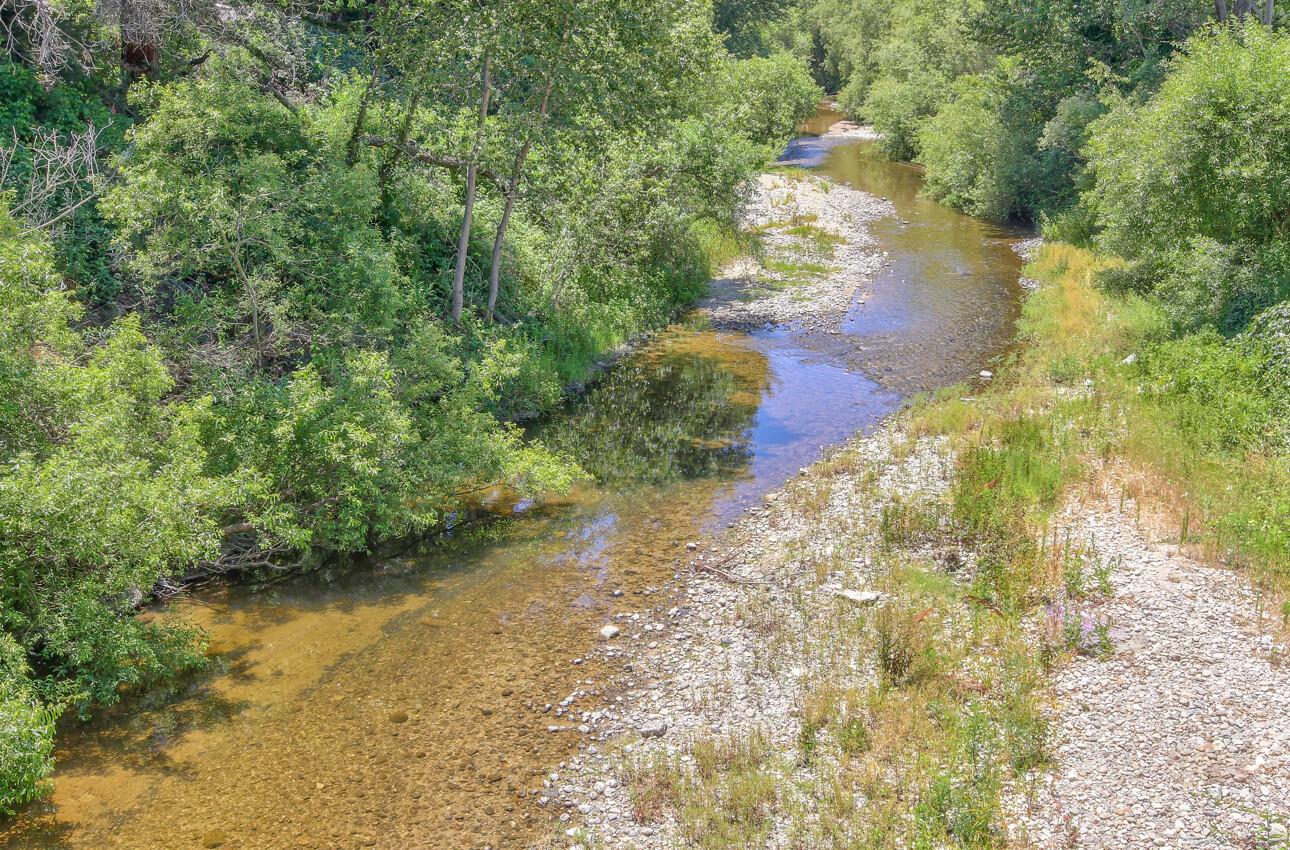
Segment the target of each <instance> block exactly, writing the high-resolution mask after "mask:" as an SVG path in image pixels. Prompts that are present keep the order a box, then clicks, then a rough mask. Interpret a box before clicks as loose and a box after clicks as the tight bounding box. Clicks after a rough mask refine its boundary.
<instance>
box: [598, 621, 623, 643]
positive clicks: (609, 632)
mask: <svg viewBox="0 0 1290 850" xmlns="http://www.w3.org/2000/svg"><path fill="white" fill-rule="evenodd" d="M620 631H621V629H619V628H618V627H617V626H614V625H609V626H605V627H604V628H603V629H601V630H600V639H601V640H613V639H614V638H616V637H618V634H619V632H620Z"/></svg>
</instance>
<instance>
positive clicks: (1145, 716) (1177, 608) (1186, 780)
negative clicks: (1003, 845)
mask: <svg viewBox="0 0 1290 850" xmlns="http://www.w3.org/2000/svg"><path fill="white" fill-rule="evenodd" d="M1069 519H1071V520H1072V521H1074V522H1077V523H1078V525H1077V526H1076V527H1082V529H1083V532H1084V534H1085V535H1086V536H1087V537H1089V538H1091V539H1093V540H1094V541H1095V543H1096V546H1097V548H1098V550H1099V551H1100V552H1102V553H1103V555H1104V556H1110V557H1114V558H1117V559H1122V561H1123V565H1122V566H1121V567H1120V568H1119V569H1118V570H1117V571H1116V573H1115V574H1114V578H1113V582H1114V584H1115V587H1116V595H1115V597H1114V598H1113V599H1112V600H1110V601H1109V602H1108V603H1106V605H1105V606H1104V607H1103V609H1102V610H1101V613H1102V614H1104V615H1105V616H1109V617H1110V618H1111V620H1112V622H1113V623H1114V624H1115V626H1114V628H1113V631H1112V636H1113V638H1114V640H1115V644H1116V652H1115V655H1114V657H1113V658H1112V659H1110V660H1109V661H1105V662H1103V661H1097V660H1094V659H1091V658H1084V657H1081V658H1078V659H1076V660H1075V661H1074V662H1072V663H1071V664H1070V665H1069V666H1067V667H1065V668H1064V669H1062V670H1061V671H1059V672H1058V674H1057V676H1056V678H1055V682H1054V687H1053V691H1054V698H1055V711H1054V714H1055V718H1054V720H1055V723H1054V726H1055V734H1056V755H1057V762H1058V766H1057V770H1056V771H1055V772H1054V773H1052V774H1050V775H1047V776H1044V777H1042V778H1040V779H1039V782H1038V791H1037V793H1036V794H1035V795H1034V799H1033V800H1032V801H1031V805H1030V806H1029V811H1023V812H1022V813H1021V815H1020V817H1019V821H1020V822H1019V824H1018V826H1019V833H1020V832H1028V833H1029V837H1030V840H1031V841H1032V842H1033V844H1034V846H1036V847H1039V848H1045V850H1047V848H1069V847H1077V848H1116V850H1120V848H1123V850H1134V848H1173V849H1174V850H1183V848H1268V850H1272V848H1277V850H1282V849H1283V848H1290V840H1287V837H1286V827H1287V825H1290V664H1287V656H1286V647H1284V646H1280V645H1277V644H1275V643H1274V642H1273V639H1272V638H1271V637H1270V636H1268V635H1264V634H1261V633H1260V630H1259V628H1258V622H1257V617H1256V612H1257V610H1258V602H1259V600H1258V599H1257V597H1256V596H1255V595H1254V593H1253V592H1252V591H1251V589H1250V587H1249V585H1248V583H1247V582H1246V581H1245V580H1244V578H1243V577H1242V576H1240V575H1239V574H1236V573H1233V572H1230V571H1227V570H1222V569H1216V568H1214V567H1210V566H1206V565H1205V564H1202V563H1198V562H1196V561H1194V560H1191V559H1190V558H1187V557H1184V556H1182V555H1179V554H1178V553H1177V551H1176V549H1175V547H1170V546H1166V545H1161V544H1157V543H1153V542H1151V540H1149V539H1148V537H1147V535H1145V534H1144V533H1143V532H1142V531H1140V530H1138V529H1137V528H1135V522H1134V520H1133V518H1132V516H1131V515H1130V516H1127V517H1126V516H1125V515H1122V514H1121V513H1120V512H1119V510H1118V509H1116V508H1113V507H1105V506H1102V507H1094V508H1084V509H1081V510H1079V511H1077V512H1072V513H1071V514H1070V515H1069Z"/></svg>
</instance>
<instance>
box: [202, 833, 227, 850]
mask: <svg viewBox="0 0 1290 850" xmlns="http://www.w3.org/2000/svg"><path fill="white" fill-rule="evenodd" d="M225 841H228V836H227V835H226V834H225V833H224V830H222V829H212V830H208V831H207V832H206V834H204V835H203V836H202V846H203V847H221V846H223V844H224V842H225Z"/></svg>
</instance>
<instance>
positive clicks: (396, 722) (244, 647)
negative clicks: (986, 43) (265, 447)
mask: <svg viewBox="0 0 1290 850" xmlns="http://www.w3.org/2000/svg"><path fill="white" fill-rule="evenodd" d="M831 120H833V118H831V117H830V115H829V114H828V113H827V112H824V111H822V113H821V116H820V117H819V118H818V119H817V122H816V124H815V125H814V126H813V127H808V128H807V129H809V130H814V131H815V132H817V133H818V132H822V131H823V130H825V129H827V126H828V124H829V123H830V122H831ZM803 150H805V151H806V153H808V154H809V155H810V156H812V157H814V158H815V164H817V165H818V166H819V168H820V170H821V171H822V172H823V173H825V174H827V175H828V176H830V177H832V178H833V179H836V180H840V181H843V182H846V183H849V184H852V185H855V186H856V187H858V188H861V189H864V190H866V191H870V192H873V193H875V194H879V195H883V196H884V197H887V198H889V199H891V201H892V202H893V204H894V205H895V209H896V216H895V217H893V218H891V219H888V220H884V221H882V222H880V223H879V224H878V225H877V227H876V233H877V235H878V237H879V240H880V243H881V247H882V248H883V250H885V251H887V252H888V253H889V260H890V263H889V264H888V267H887V268H886V269H885V270H884V272H883V273H882V274H881V276H880V277H879V279H878V280H876V281H875V282H874V284H873V286H872V292H871V293H867V294H866V295H865V296H864V299H863V301H864V303H860V301H857V303H856V304H855V305H853V308H852V311H851V314H850V315H849V318H848V321H847V323H846V324H845V326H844V330H845V333H844V334H842V335H832V336H830V335H814V336H809V335H804V334H799V333H796V332H794V331H792V330H776V331H766V332H758V333H755V334H740V333H718V332H714V331H713V330H711V329H710V328H708V327H707V326H706V324H705V322H704V320H703V318H702V316H701V314H696V315H695V316H693V317H690V318H689V319H687V320H686V321H684V322H682V323H680V324H678V325H676V326H674V327H672V328H669V329H667V330H666V331H665V332H664V333H662V334H660V335H659V336H658V337H657V338H656V340H655V341H654V342H653V343H651V344H650V345H648V346H646V347H644V348H643V349H641V350H640V351H638V352H636V353H635V354H633V355H631V356H629V357H627V358H625V359H624V360H623V361H621V362H620V363H619V364H618V365H616V366H615V367H614V368H612V369H611V370H609V371H608V372H607V373H606V374H605V375H604V376H603V377H602V378H601V379H600V380H599V381H598V382H597V383H596V384H595V385H594V386H593V388H592V389H591V391H590V392H588V393H587V394H586V395H585V396H584V397H582V398H580V399H577V400H575V401H573V402H571V404H570V405H569V408H568V409H567V410H566V411H565V412H564V413H563V414H562V415H560V416H556V417H553V418H552V420H551V421H549V422H548V423H546V424H545V425H544V426H543V427H542V428H541V429H539V433H538V436H540V437H541V438H543V439H545V440H547V441H548V442H549V443H551V444H552V445H554V446H556V447H558V448H560V449H563V450H564V451H566V452H568V453H569V454H570V455H571V456H573V457H574V458H576V459H577V460H578V462H579V464H580V465H582V466H583V467H584V468H585V469H586V470H587V471H589V472H590V473H592V474H593V476H594V482H595V483H588V484H584V485H582V486H580V487H579V488H577V489H576V490H575V491H574V492H573V493H571V494H569V495H568V496H566V497H562V498H558V499H549V500H543V501H542V502H540V503H533V502H530V501H520V502H515V501H513V500H510V499H508V498H506V497H505V496H502V495H501V494H496V495H495V498H494V501H493V504H492V515H493V518H491V519H489V520H487V521H482V522H478V523H473V524H470V525H468V526H463V527H462V528H460V529H458V530H457V531H455V532H453V533H451V534H447V535H443V536H442V537H439V538H436V539H434V540H432V541H429V542H425V543H423V544H420V545H419V546H417V547H416V548H413V549H411V550H409V551H407V552H405V553H403V554H401V555H399V556H397V557H389V558H385V559H380V560H374V561H372V562H367V563H363V564H361V565H358V566H354V565H349V566H346V567H344V568H341V567H336V568H332V569H328V570H322V571H319V572H315V573H312V574H309V575H304V576H299V577H296V578H294V579H291V580H289V581H285V582H282V583H279V584H277V585H275V586H273V587H270V588H267V589H266V588H258V589H252V588H246V587H228V588H222V589H218V590H210V591H204V592H201V593H196V594H193V595H191V596H190V597H186V598H183V599H180V600H178V601H176V602H174V603H172V604H171V605H170V606H168V607H167V608H166V609H165V610H163V611H159V612H156V613H155V614H154V616H158V617H162V618H183V619H187V620H189V621H192V622H195V623H197V624H198V625H200V626H202V627H203V628H205V629H206V630H207V631H208V633H209V634H210V636H211V649H212V653H213V655H214V657H215V659H216V663H215V669H214V670H212V671H211V672H210V673H209V674H206V675H203V676H202V677H200V678H199V679H198V680H197V681H194V682H192V683H191V684H190V685H189V686H188V688H187V689H186V690H185V692H184V693H182V694H180V695H178V696H169V697H165V696H162V695H155V696H146V697H144V698H142V699H137V700H132V701H130V702H129V704H127V705H124V706H122V707H119V708H118V709H117V710H115V711H112V712H108V713H106V714H105V715H104V716H102V717H100V718H98V719H97V720H95V721H94V722H93V723H90V724H87V725H84V726H74V725H70V724H69V725H68V728H66V729H65V730H64V733H63V734H62V736H61V738H60V746H59V751H58V770H57V771H56V773H55V776H54V794H53V797H52V798H51V799H50V800H49V801H47V802H45V803H42V804H39V805H37V806H34V807H32V808H31V809H30V810H28V811H27V812H24V813H23V814H22V815H21V816H19V817H18V818H16V819H15V820H14V821H12V822H11V823H10V824H8V825H7V827H6V828H4V830H3V831H0V847H5V848H11V850H16V848H24V850H26V848H82V847H84V848H130V850H151V848H157V850H161V848H165V850H171V849H172V848H186V847H202V846H214V845H216V844H219V845H220V846H224V847H237V848H256V850H260V848H286V847H313V848H333V847H334V848H350V847H388V848H410V847H425V848H450V847H451V848H458V847H461V848H466V847H484V846H490V845H491V846H492V847H513V846H517V845H522V844H523V843H524V842H525V841H528V840H530V839H532V838H534V837H535V836H540V835H543V834H546V833H548V832H549V831H550V830H551V829H552V821H551V814H550V813H549V812H546V811H543V810H542V809H540V808H539V807H538V806H537V805H536V803H535V796H536V795H534V794H532V793H530V792H531V791H532V789H534V788H535V787H537V786H540V785H541V778H542V775H543V774H544V773H545V772H546V771H547V770H549V769H550V768H551V766H552V765H555V764H558V763H559V762H560V761H561V760H562V759H563V758H566V757H567V756H568V755H570V754H571V753H574V752H576V751H577V749H578V746H579V740H578V739H579V738H580V737H581V736H580V735H579V734H578V733H577V732H576V731H561V732H550V731H548V725H549V724H551V723H552V722H553V719H552V715H551V714H550V713H548V712H547V711H545V710H544V709H545V708H546V706H547V705H548V704H551V703H559V701H560V700H561V699H562V698H564V697H565V696H566V695H568V694H569V693H571V692H572V691H574V690H575V689H581V690H583V691H587V692H588V693H589V695H590V696H589V697H588V698H586V699H582V700H580V701H579V706H580V707H586V706H588V705H593V704H594V703H595V701H596V700H608V699H612V698H613V696H614V694H613V693H612V691H611V689H610V688H609V686H608V684H607V683H608V682H609V681H610V680H611V678H612V675H613V674H614V673H615V672H616V671H615V670H614V669H613V668H611V667H610V666H609V665H610V664H611V663H613V662H610V661H606V660H603V659H601V658H599V657H594V656H595V655H596V654H594V653H591V650H592V648H593V647H594V646H595V637H596V631H597V629H598V628H599V627H600V626H601V625H602V624H604V623H605V622H606V621H608V619H609V618H610V617H611V616H612V615H613V613H614V612H615V611H616V610H633V611H639V612H641V613H642V614H643V615H644V614H645V613H647V612H649V611H650V610H652V609H658V610H659V611H660V612H661V611H665V610H666V609H667V607H669V605H670V602H669V597H668V595H667V593H666V592H665V591H663V590H661V589H660V588H662V586H663V585H665V584H666V583H667V582H668V581H669V580H670V579H671V578H672V576H673V574H674V572H675V571H676V570H677V569H678V568H679V567H680V566H681V565H682V564H683V563H684V560H685V546H684V544H685V543H686V542H687V541H689V540H693V539H696V538H698V537H699V536H701V535H704V534H710V533H714V532H715V531H717V530H719V528H720V527H721V526H722V525H723V524H724V523H725V522H727V521H729V520H730V519H731V518H733V517H734V516H735V515H736V514H738V513H739V512H740V511H742V510H743V509H744V508H745V507H746V506H747V505H748V504H749V503H750V502H752V501H755V500H757V499H758V498H760V496H761V495H762V494H763V493H765V492H766V491H768V490H771V489H775V488H776V487H778V486H779V485H780V484H782V483H783V482H784V481H785V480H786V479H787V478H788V477H789V476H791V475H792V474H793V473H795V472H796V470H797V469H798V468H799V467H801V466H804V465H806V464H809V463H811V462H812V461H814V460H815V459H816V458H817V457H818V456H819V453H820V451H821V448H822V447H823V446H827V445H830V444H836V443H838V442H841V441H842V440H844V439H845V438H846V437H848V436H849V435H851V434H852V433H854V432H856V431H863V430H865V429H867V428H870V427H872V426H873V425H874V424H875V423H877V422H878V421H879V420H880V419H881V418H883V417H884V416H886V415H887V414H889V413H891V412H892V411H893V410H895V409H896V408H897V407H898V406H899V405H900V404H901V402H902V401H903V400H904V399H905V398H906V397H907V396H908V394H909V393H910V392H911V391H913V390H916V389H923V388H930V387H932V386H936V385H940V384H944V383H948V382H951V381H954V380H961V379H963V378H966V377H970V376H972V375H974V374H975V373H976V371H977V370H978V369H980V368H983V367H984V366H986V365H987V364H988V363H989V362H990V360H991V358H992V357H994V356H996V355H998V354H999V353H1001V352H1002V351H1004V350H1005V347H1006V345H1007V342H1008V339H1009V336H1010V333H1011V324H1012V321H1013V319H1014V318H1015V316H1016V312H1017V304H1018V302H1019V291H1018V288H1017V276H1018V271H1019V263H1018V261H1017V259H1016V257H1015V256H1014V254H1013V252H1012V251H1011V250H1010V249H1009V247H1008V239H1009V238H1011V237H1012V236H1014V235H1015V234H1009V233H1006V232H1001V231H998V230H995V229H992V228H990V227H988V226H987V225H984V224H982V223H981V222H978V221H975V220H973V219H970V218H967V217H964V216H961V215H958V214H956V213H953V212H951V211H949V210H946V209H944V208H942V207H939V206H937V205H935V204H931V203H929V202H927V201H925V200H922V199H920V198H919V197H918V196H917V191H918V187H919V183H920V178H919V175H918V173H917V171H916V170H914V169H912V168H910V167H909V166H905V165H900V164H896V163H891V162H887V161H885V160H882V159H881V158H880V157H878V156H877V155H876V153H875V151H874V149H873V147H872V145H871V144H870V143H865V142H859V143H856V142H846V143H835V142H834V141H831V140H827V139H825V140H820V139H814V140H812V139H809V138H808V139H805V140H803V141H801V142H800V143H798V144H796V145H795V146H794V149H793V150H791V151H790V153H794V152H796V153H801V152H802V151H803ZM584 655H591V656H593V657H588V658H586V659H585V660H584V658H583V656H584Z"/></svg>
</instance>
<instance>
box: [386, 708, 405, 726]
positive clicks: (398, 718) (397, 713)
mask: <svg viewBox="0 0 1290 850" xmlns="http://www.w3.org/2000/svg"><path fill="white" fill-rule="evenodd" d="M387 719H388V720H389V721H390V722H391V723H407V722H408V713H407V712H406V711H404V710H403V709H401V708H396V709H394V711H391V712H390V715H389V717H388V718H387Z"/></svg>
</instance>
